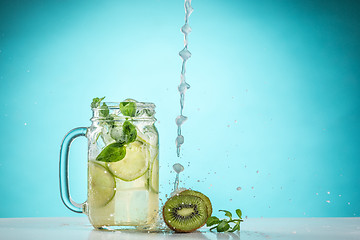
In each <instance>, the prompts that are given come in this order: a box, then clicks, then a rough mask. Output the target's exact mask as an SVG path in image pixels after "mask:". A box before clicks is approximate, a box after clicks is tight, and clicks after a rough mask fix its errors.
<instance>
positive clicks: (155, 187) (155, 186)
mask: <svg viewBox="0 0 360 240" xmlns="http://www.w3.org/2000/svg"><path fill="white" fill-rule="evenodd" d="M150 188H151V190H152V191H153V192H155V193H159V159H158V154H156V157H155V158H154V161H153V163H152V165H151V175H150Z"/></svg>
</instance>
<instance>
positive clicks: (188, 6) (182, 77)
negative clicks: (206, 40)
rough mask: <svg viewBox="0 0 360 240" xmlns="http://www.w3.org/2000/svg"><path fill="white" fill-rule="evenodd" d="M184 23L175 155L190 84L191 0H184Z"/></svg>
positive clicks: (181, 142)
mask: <svg viewBox="0 0 360 240" xmlns="http://www.w3.org/2000/svg"><path fill="white" fill-rule="evenodd" d="M184 7H185V24H184V25H183V26H182V27H181V32H182V33H183V34H184V48H183V49H182V50H181V51H180V52H179V55H180V57H181V59H182V67H181V75H180V85H179V86H178V90H179V93H180V115H179V116H177V118H176V120H175V122H176V125H177V127H178V129H177V137H176V141H175V142H176V152H177V156H178V157H180V147H181V145H182V144H183V143H184V136H183V135H181V125H182V124H183V123H184V122H185V121H186V119H187V117H186V116H184V115H183V109H184V98H185V92H186V90H187V89H189V88H190V85H189V84H188V83H187V82H186V77H185V73H186V61H187V60H188V59H189V58H190V57H191V53H190V52H189V50H188V34H189V33H190V32H191V28H190V26H189V17H190V14H191V13H192V11H193V8H192V7H191V0H185V3H184Z"/></svg>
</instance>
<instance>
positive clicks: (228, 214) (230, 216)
mask: <svg viewBox="0 0 360 240" xmlns="http://www.w3.org/2000/svg"><path fill="white" fill-rule="evenodd" d="M219 212H224V213H225V216H227V217H229V218H230V220H231V219H232V214H231V212H229V211H226V210H219Z"/></svg>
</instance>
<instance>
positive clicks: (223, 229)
mask: <svg viewBox="0 0 360 240" xmlns="http://www.w3.org/2000/svg"><path fill="white" fill-rule="evenodd" d="M229 228H230V225H229V224H228V222H227V221H226V220H222V221H221V222H220V223H219V225H218V226H217V227H216V230H217V231H218V232H226V231H227V230H229Z"/></svg>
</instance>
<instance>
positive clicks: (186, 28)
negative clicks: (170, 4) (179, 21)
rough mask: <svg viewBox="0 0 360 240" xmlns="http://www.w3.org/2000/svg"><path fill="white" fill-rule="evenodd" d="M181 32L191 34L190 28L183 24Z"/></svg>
mask: <svg viewBox="0 0 360 240" xmlns="http://www.w3.org/2000/svg"><path fill="white" fill-rule="evenodd" d="M181 32H182V33H184V34H189V33H190V32H191V27H190V25H189V24H187V23H185V24H184V26H182V28H181Z"/></svg>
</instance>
